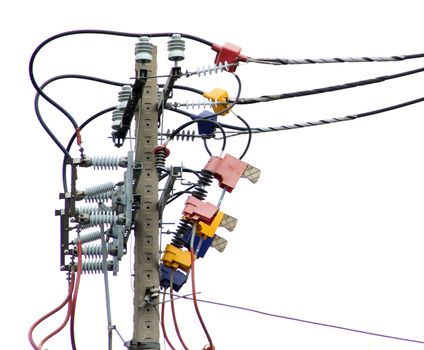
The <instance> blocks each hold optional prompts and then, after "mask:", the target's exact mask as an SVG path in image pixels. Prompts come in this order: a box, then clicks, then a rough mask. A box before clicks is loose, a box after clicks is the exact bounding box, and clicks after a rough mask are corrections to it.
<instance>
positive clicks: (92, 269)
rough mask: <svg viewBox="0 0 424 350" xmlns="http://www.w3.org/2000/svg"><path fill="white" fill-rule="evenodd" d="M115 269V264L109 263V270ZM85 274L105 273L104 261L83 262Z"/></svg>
mask: <svg viewBox="0 0 424 350" xmlns="http://www.w3.org/2000/svg"><path fill="white" fill-rule="evenodd" d="M112 269H113V263H112V262H111V261H107V270H108V271H111V270H112ZM82 272H83V273H103V261H102V260H86V261H83V262H82Z"/></svg>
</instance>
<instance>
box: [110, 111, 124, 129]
mask: <svg viewBox="0 0 424 350" xmlns="http://www.w3.org/2000/svg"><path fill="white" fill-rule="evenodd" d="M123 115H124V111H123V110H122V109H119V108H115V110H114V111H113V112H112V129H113V130H118V129H119V127H120V126H121V121H122V117H123Z"/></svg>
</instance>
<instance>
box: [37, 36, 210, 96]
mask: <svg viewBox="0 0 424 350" xmlns="http://www.w3.org/2000/svg"><path fill="white" fill-rule="evenodd" d="M79 34H102V35H112V36H122V37H132V38H138V37H140V36H143V35H144V36H148V37H170V36H172V34H175V33H172V32H168V33H147V34H142V33H127V32H118V31H111V30H101V29H79V30H72V31H67V32H63V33H59V34H56V35H53V36H51V37H49V38H47V39H46V40H44V41H43V42H42V43H41V44H39V45H38V46H37V47H36V49H35V50H34V52H33V53H32V55H31V58H30V61H29V77H30V79H31V83H32V85H33V86H34V88H35V90H36V91H37V92H38V93H39V94H40V95H41V96H42V97H43V98H45V99H46V100H47V101H49V97H48V96H47V95H45V94H44V93H43V91H42V90H41V89H40V87H39V86H38V84H37V82H36V80H35V77H34V61H35V58H36V56H37V55H38V53H39V52H40V50H41V49H42V48H43V47H44V46H46V45H47V44H48V43H50V42H52V41H54V40H56V39H59V38H63V37H66V36H70V35H79ZM179 34H181V37H183V38H187V39H190V40H194V41H197V42H200V43H202V44H205V45H207V46H209V47H212V45H213V43H212V42H210V41H208V40H206V39H202V38H199V37H197V36H194V35H190V34H183V33H179ZM49 102H50V101H49Z"/></svg>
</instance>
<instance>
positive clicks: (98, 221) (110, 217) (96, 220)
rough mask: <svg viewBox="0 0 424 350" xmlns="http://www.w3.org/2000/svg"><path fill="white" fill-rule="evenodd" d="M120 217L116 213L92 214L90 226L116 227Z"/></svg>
mask: <svg viewBox="0 0 424 350" xmlns="http://www.w3.org/2000/svg"><path fill="white" fill-rule="evenodd" d="M119 219H120V218H119V216H118V215H116V214H115V213H101V214H91V215H90V224H93V225H115V224H117V223H118V221H119Z"/></svg>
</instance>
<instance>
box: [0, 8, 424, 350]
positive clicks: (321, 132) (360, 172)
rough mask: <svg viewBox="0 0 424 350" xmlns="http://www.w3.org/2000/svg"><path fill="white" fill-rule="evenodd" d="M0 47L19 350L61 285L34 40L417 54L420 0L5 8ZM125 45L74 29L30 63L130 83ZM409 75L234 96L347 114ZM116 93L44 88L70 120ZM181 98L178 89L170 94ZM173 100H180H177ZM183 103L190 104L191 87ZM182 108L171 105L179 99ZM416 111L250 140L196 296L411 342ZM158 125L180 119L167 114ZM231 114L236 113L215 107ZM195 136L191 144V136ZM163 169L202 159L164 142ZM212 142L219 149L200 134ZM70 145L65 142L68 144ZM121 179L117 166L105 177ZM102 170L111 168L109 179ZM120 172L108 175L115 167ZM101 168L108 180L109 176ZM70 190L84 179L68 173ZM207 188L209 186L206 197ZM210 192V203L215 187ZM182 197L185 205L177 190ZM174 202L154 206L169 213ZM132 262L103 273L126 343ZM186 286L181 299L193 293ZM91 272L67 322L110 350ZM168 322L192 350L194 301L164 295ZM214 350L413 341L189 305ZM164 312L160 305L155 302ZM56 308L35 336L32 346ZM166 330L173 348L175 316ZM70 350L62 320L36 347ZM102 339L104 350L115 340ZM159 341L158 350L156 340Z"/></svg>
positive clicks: (56, 204)
mask: <svg viewBox="0 0 424 350" xmlns="http://www.w3.org/2000/svg"><path fill="white" fill-rule="evenodd" d="M0 23H1V24H0V26H1V39H2V40H1V41H2V50H1V52H2V54H1V63H2V64H1V65H0V70H1V71H0V73H1V74H0V77H1V80H2V88H1V92H2V113H1V117H2V119H1V120H2V133H1V137H0V145H1V150H2V151H1V155H2V171H1V175H0V176H1V179H2V183H3V196H2V199H3V205H2V215H1V217H2V230H1V231H2V257H1V260H2V277H3V278H2V284H1V289H0V310H1V316H0V335H1V336H0V338H1V348H2V349H3V348H4V349H30V345H29V342H28V340H27V332H28V329H29V327H30V326H31V324H32V323H33V322H34V321H35V320H36V319H38V318H39V317H41V316H42V315H43V314H45V313H46V312H47V311H49V310H51V309H52V308H54V307H55V306H57V305H58V304H59V303H60V302H61V301H62V300H63V299H64V298H65V294H66V281H65V275H64V273H61V272H60V271H59V219H58V218H56V217H54V215H53V214H54V210H55V209H58V208H60V207H61V205H62V204H61V203H60V201H59V200H58V199H57V198H58V193H59V192H60V191H61V190H62V188H61V170H60V168H61V161H62V154H61V152H60V151H59V150H58V148H57V147H56V146H55V145H54V144H53V143H52V142H51V140H50V139H49V138H48V136H47V135H46V134H45V132H44V131H43V130H42V128H41V126H40V125H39V124H38V122H37V120H36V116H35V113H34V110H33V97H34V94H35V91H34V89H33V88H32V86H31V83H30V80H29V77H28V69H27V67H28V61H29V58H30V55H31V53H32V51H33V50H34V49H35V48H36V46H37V45H38V44H39V43H41V42H42V41H43V40H44V39H46V38H48V37H49V36H52V35H54V34H57V33H60V32H63V31H67V30H74V29H87V28H92V29H108V30H117V31H127V32H135V33H141V32H143V33H150V32H172V31H175V32H183V33H189V34H193V35H197V36H199V37H203V38H205V39H208V40H210V41H212V42H215V43H218V44H220V45H222V44H223V43H225V42H227V41H229V42H232V43H234V44H237V45H239V46H241V47H242V48H243V51H242V53H244V54H246V55H249V56H252V57H288V58H316V57H335V56H339V57H344V56H384V55H400V54H413V53H420V52H422V51H423V50H424V46H423V44H422V42H423V39H422V33H423V27H424V24H423V21H422V6H421V2H420V1H417V0H416V1H414V0H404V1H402V2H399V1H387V0H386V1H377V0H376V1H363V0H357V1H354V2H343V1H332V0H324V1H319V2H318V1H311V0H304V1H295V2H281V1H270V0H265V1H261V2H258V3H249V2H245V1H235V2H231V3H225V4H220V3H202V2H198V1H181V2H176V1H161V2H148V1H143V2H142V1H137V2H136V1H121V2H116V1H115V2H111V1H79V0H78V1H72V2H58V1H48V0H41V1H34V2H30V1H27V2H25V1H15V2H9V3H8V4H7V5H4V6H3V9H2V11H1V14H0ZM134 43H135V39H126V38H115V37H105V36H87V37H84V36H78V37H75V36H74V37H69V38H65V39H60V40H58V41H55V42H54V43H52V44H49V45H48V46H46V47H45V48H44V49H43V50H42V51H41V52H40V54H39V56H38V57H37V60H36V64H35V76H36V79H37V81H38V82H39V83H42V82H43V81H45V80H47V79H48V78H50V77H52V76H54V75H57V74H65V73H81V74H90V75H94V76H98V77H102V78H107V79H112V80H118V81H124V82H130V78H131V77H132V76H133V74H134V73H133V50H134ZM154 43H155V44H156V45H158V47H159V55H160V60H159V73H162V74H166V73H167V72H168V71H169V69H170V67H171V64H170V63H169V62H168V61H167V60H166V40H163V39H162V40H160V39H158V40H155V41H154ZM186 57H187V59H186V60H185V61H183V63H182V65H183V68H184V70H185V69H187V70H193V69H195V68H197V67H199V66H203V65H208V64H210V63H212V62H213V58H214V53H213V52H212V51H211V50H210V49H209V48H207V47H206V46H204V45H201V44H198V43H191V42H187V51H186ZM420 62H422V60H415V61H405V62H395V63H357V64H339V65H320V66H318V65H309V66H290V67H286V66H280V67H272V66H256V65H254V64H248V65H245V66H243V67H240V68H238V69H237V73H238V74H239V76H240V78H241V79H242V82H243V90H242V96H243V97H254V96H260V95H263V94H277V93H283V92H292V91H298V90H304V89H311V88H317V87H323V86H328V85H333V84H341V83H346V82H350V81H354V80H360V79H366V78H372V77H377V76H381V75H386V74H393V73H397V72H401V71H404V70H408V69H413V68H418V67H420V65H421V64H422V63H420ZM179 83H180V84H187V85H190V86H194V87H196V88H200V89H204V90H211V89H213V88H215V87H221V88H224V89H227V90H228V91H229V93H230V95H231V96H234V95H235V93H236V85H235V82H234V79H232V78H231V76H230V77H227V76H226V75H225V74H220V75H214V76H212V77H209V78H205V79H197V78H192V79H191V80H188V79H185V80H184V81H183V80H181V81H180V82H179ZM423 85H424V84H423V81H422V75H416V76H411V77H408V78H403V79H398V80H396V81H390V82H386V83H382V84H376V85H373V86H370V87H363V88H355V89H351V90H346V91H343V92H335V93H328V94H324V95H317V96H313V97H303V98H297V99H290V100H284V101H279V102H272V103H267V104H261V105H256V106H248V107H243V106H241V107H238V108H237V110H236V111H237V112H238V113H239V114H240V115H241V116H243V117H244V118H245V119H246V120H248V122H249V123H250V124H251V125H252V126H271V125H281V124H284V123H290V122H296V121H298V122H302V121H307V120H316V119H322V118H328V117H338V116H344V115H348V114H354V113H361V112H365V111H368V110H372V109H376V108H381V107H385V106H388V105H392V104H396V103H400V102H403V101H407V100H411V99H415V98H418V97H421V96H422V95H423V93H422V91H424V89H423V87H424V86H423ZM117 92H118V88H114V87H108V86H101V85H100V86H98V85H96V84H93V83H88V82H80V81H66V82H58V83H56V84H55V85H52V87H50V88H49V89H48V93H50V95H51V96H52V97H53V98H55V99H56V100H57V101H58V102H59V103H61V104H62V105H63V106H64V107H65V108H66V109H67V110H68V111H69V112H71V114H72V115H74V116H75V118H76V119H77V120H78V121H79V122H82V121H84V120H85V119H86V118H87V117H89V116H91V115H92V114H94V113H95V112H97V111H99V110H101V109H104V108H106V107H110V106H113V105H115V104H116V96H117ZM181 96H182V95H181ZM184 98H185V97H184ZM189 98H190V99H191V98H194V99H197V96H194V97H192V95H190V96H189ZM180 102H184V100H181V101H180ZM41 109H42V112H43V115H44V116H45V117H46V121H47V122H48V123H49V125H50V126H51V127H52V129H53V130H54V131H55V133H56V134H57V135H58V137H59V138H60V139H61V140H62V141H63V142H64V143H65V144H66V143H67V140H68V139H69V137H70V136H71V135H72V128H71V125H70V124H69V122H68V121H67V120H66V119H65V118H64V117H63V116H62V115H60V114H59V113H58V112H57V111H55V110H53V109H52V108H50V107H49V106H47V105H46V104H44V103H42V104H41ZM423 112H424V109H423V105H420V104H418V105H414V106H411V107H407V108H404V109H401V110H398V111H394V112H389V113H385V114H381V115H377V116H372V117H369V118H364V119H361V120H356V121H352V122H346V123H339V124H334V125H330V126H320V127H313V128H308V129H303V130H294V131H285V132H279V133H274V134H263V135H255V137H254V139H253V142H252V145H251V148H250V151H249V153H248V155H247V156H246V158H245V160H246V162H248V163H250V164H252V165H254V166H256V167H258V168H260V169H261V170H262V177H261V179H260V181H259V183H258V184H257V185H252V184H250V183H249V182H248V181H246V180H244V181H240V183H239V185H238V187H237V188H236V190H234V192H233V193H232V194H230V195H227V196H226V197H225V199H224V203H223V206H222V208H223V210H224V211H225V212H227V213H229V214H231V215H233V216H235V217H237V218H238V219H239V224H238V226H237V228H236V230H235V232H233V233H227V232H225V231H223V232H221V233H222V235H223V236H225V238H227V239H228V241H229V245H228V247H227V250H226V251H225V253H224V254H218V253H216V252H210V253H208V255H207V256H206V258H205V259H204V260H200V261H199V263H198V264H197V267H198V268H197V271H198V272H197V277H198V278H197V287H198V290H199V291H201V294H200V296H201V298H202V299H209V300H214V301H220V302H225V303H230V304H235V305H240V306H246V307H251V308H255V309H259V310H262V311H268V312H272V313H276V314H280V315H286V316H291V317H296V318H302V319H306V320H311V321H315V322H324V323H329V324H334V325H339V326H343V327H349V328H356V329H360V330H366V331H370V332H376V333H383V334H387V335H392V336H398V337H404V338H411V339H417V340H422V341H424V333H423V323H424V303H423V298H422V296H423V293H424V283H423V277H422V276H423V273H422V270H423V266H424V258H423V256H422V244H423V238H422V235H423V230H424V223H423V220H422V210H423V206H424V204H423V199H422V198H423V195H424V186H423V182H422V179H423V176H424V168H423V166H422V149H423V146H424V139H423V137H422V134H423V130H424V121H423ZM165 118H166V120H167V122H168V123H169V125H170V127H175V126H177V125H179V124H180V123H182V122H185V121H186V119H184V117H182V116H178V115H173V114H171V113H167V114H166V116H165ZM223 121H224V122H228V123H233V122H235V120H234V117H232V116H229V117H228V118H227V119H225V118H223ZM109 133H110V116H109V115H108V116H106V117H103V119H101V120H100V121H98V122H96V123H94V124H93V126H91V127H87V130H86V131H85V132H84V133H83V138H84V147H85V149H86V152H87V154H90V155H96V154H108V153H115V154H120V155H122V153H123V150H122V151H121V150H116V149H114V148H113V146H112V145H111V141H110V140H109V139H108V138H107V136H108V135H109ZM244 144H245V138H243V137H242V138H241V139H238V140H237V139H231V141H230V140H229V144H228V147H227V151H228V152H229V153H232V154H234V155H239V154H240V152H241V151H242V149H243V147H244ZM193 145H195V147H193ZM170 147H171V152H172V157H171V160H170V162H174V164H178V163H179V162H181V161H184V164H187V165H188V166H191V167H193V168H196V169H200V168H202V166H203V165H204V164H205V163H206V161H207V159H208V156H207V154H206V152H205V151H204V150H203V147H202V146H201V144H192V143H185V144H182V143H181V142H180V143H178V142H173V143H171V146H170ZM211 147H212V149H213V150H214V151H215V153H216V151H217V150H218V149H219V147H220V143H219V142H216V144H211ZM72 152H73V155H74V156H77V155H78V152H77V150H76V149H73V151H72ZM113 176H115V178H114V180H115V179H118V180H119V179H120V176H121V175H120V174H119V175H113ZM113 176H112V177H113ZM116 176H117V177H116ZM108 179H109V178H108ZM79 181H80V184H81V187H84V186H85V185H93V184H96V183H98V181H99V178H98V176H97V174H95V175H94V177H93V176H92V173H91V172H90V171H89V170H87V171H81V174H80V180H79ZM212 192H214V191H212ZM215 192H216V193H215V194H214V193H212V198H213V196H214V195H215V196H216V195H217V194H219V191H215ZM182 200H183V199H182ZM182 205H183V201H180V202H178V201H176V202H174V204H173V205H172V209H167V211H166V214H167V219H168V220H169V221H178V219H179V215H180V214H179V213H180V211H181V209H182ZM130 256H131V254H128V255H127V256H126V257H125V259H124V261H123V263H122V264H121V272H120V274H119V275H118V276H117V277H113V278H111V293H112V311H113V322H114V324H115V325H116V326H117V328H118V330H119V331H120V332H121V333H122V335H123V336H124V338H125V339H126V340H130V339H131V337H132V290H131V278H130V265H131V263H130ZM189 291H190V288H189V285H187V286H185V287H184V288H183V289H182V291H181V292H183V293H189ZM104 305H105V304H104V290H103V277H102V276H101V275H83V278H82V281H81V286H80V295H79V303H78V307H77V315H76V341H77V345H78V349H79V350H85V349H106V344H107V343H106V316H105V311H104V309H105V308H104ZM176 306H177V314H178V315H179V324H180V329H181V330H182V333H183V336H184V338H185V341H186V343H187V344H188V345H189V347H190V349H200V348H202V346H203V345H204V344H206V338H205V336H204V334H203V333H202V330H201V328H200V325H199V323H198V321H197V319H196V318H195V313H194V309H193V307H192V304H191V303H190V302H188V301H181V302H178V303H177V305H176ZM200 307H201V310H202V314H203V317H204V319H205V322H206V324H207V326H208V328H209V330H210V332H211V334H212V337H213V339H214V343H215V345H216V348H217V349H290V350H306V349H308V350H309V349H325V350H332V349H344V350H349V349H355V350H358V349H364V350H369V349H372V350H379V349H384V350H391V349H393V350H394V349H396V350H398V349H403V350H414V349H420V348H423V347H424V345H422V344H414V343H409V342H401V341H396V340H389V339H383V338H379V337H373V336H366V335H361V334H355V333H350V332H345V331H341V330H334V329H329V328H324V327H319V326H314V325H308V324H303V323H299V322H294V321H288V320H283V319H276V318H270V317H265V316H260V315H257V314H253V313H247V312H243V311H237V310H232V309H227V308H221V307H218V306H209V305H205V304H201V305H200ZM168 314H170V309H169V308H168ZM63 317H64V315H63V314H61V315H59V316H58V317H57V318H53V319H52V320H51V321H50V322H47V323H46V325H42V326H40V328H39V329H38V330H37V331H36V332H35V338H36V339H37V340H40V339H42V338H43V337H44V336H45V335H46V334H47V333H49V332H50V331H51V330H52V329H53V328H54V327H57V326H58V325H59V324H60V323H61V322H62V318H63ZM167 327H168V332H169V333H170V336H171V338H172V339H173V342H174V344H176V345H177V344H178V340H177V338H176V336H175V334H174V333H173V330H172V328H173V326H172V322H171V320H167ZM47 348H48V349H50V350H54V349H69V348H70V341H69V331H68V329H65V330H64V331H63V332H62V333H61V334H60V335H58V336H57V337H55V338H53V339H52V340H51V341H50V342H48V343H47ZM123 348H124V347H123V346H122V342H121V341H120V339H119V338H118V337H117V336H116V335H115V338H114V349H123ZM163 348H164V347H163Z"/></svg>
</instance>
